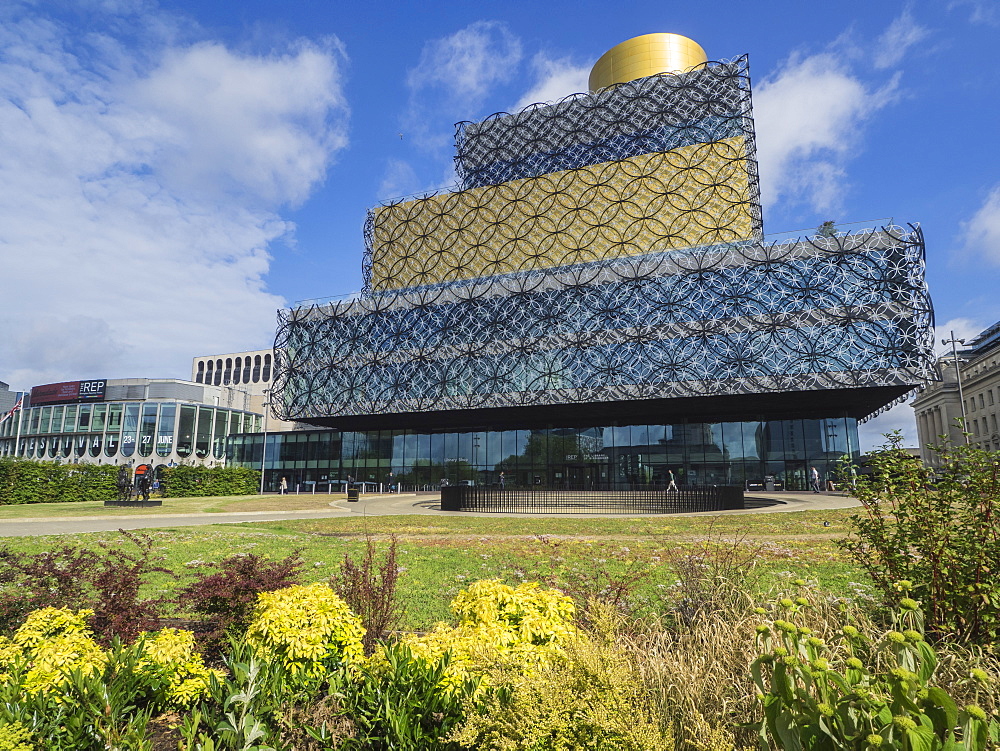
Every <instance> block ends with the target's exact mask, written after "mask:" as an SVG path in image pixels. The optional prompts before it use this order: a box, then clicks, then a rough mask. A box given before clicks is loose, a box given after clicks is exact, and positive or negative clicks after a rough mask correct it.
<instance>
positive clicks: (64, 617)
mask: <svg viewBox="0 0 1000 751" xmlns="http://www.w3.org/2000/svg"><path fill="white" fill-rule="evenodd" d="M93 614H94V611H93V610H76V611H74V610H69V609H67V608H41V609H40V610H33V611H31V612H30V613H28V617H27V618H25V620H24V623H23V624H22V625H21V627H20V628H19V629H18V630H17V631H16V632H15V633H14V643H15V644H17V645H18V646H20V647H22V648H23V649H29V650H30V649H33V648H34V647H36V646H37V645H38V644H40V643H42V642H44V641H46V640H48V639H51V638H52V637H53V636H62V635H64V634H86V635H87V636H91V635H93V632H92V631H91V630H90V628H89V627H88V626H87V619H88V618H90V616H92V615H93Z"/></svg>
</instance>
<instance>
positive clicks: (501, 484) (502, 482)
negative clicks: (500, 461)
mask: <svg viewBox="0 0 1000 751" xmlns="http://www.w3.org/2000/svg"><path fill="white" fill-rule="evenodd" d="M504 482H506V478H505V477H504V474H503V472H501V473H500V490H503V484H504Z"/></svg>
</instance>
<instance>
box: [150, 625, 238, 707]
mask: <svg viewBox="0 0 1000 751" xmlns="http://www.w3.org/2000/svg"><path fill="white" fill-rule="evenodd" d="M135 651H136V653H137V654H138V656H139V661H138V669H139V671H140V672H141V673H143V674H145V675H148V676H150V678H154V677H162V678H163V679H164V680H165V683H166V685H165V687H164V688H165V690H164V692H163V703H164V704H168V705H172V706H176V707H185V706H190V705H191V704H192V703H194V702H195V701H196V700H198V699H200V698H201V697H202V696H204V695H205V693H206V692H207V691H208V689H209V685H210V681H211V678H212V676H215V677H216V678H217V679H221V678H224V677H225V673H224V672H223V671H221V670H212V669H210V668H208V667H206V666H205V660H204V658H203V657H202V655H200V654H198V653H197V652H196V651H195V639H194V634H193V633H191V632H190V631H185V630H183V629H176V628H164V629H161V630H160V631H156V632H152V633H143V634H142V636H141V637H140V639H139V641H138V642H136V645H135Z"/></svg>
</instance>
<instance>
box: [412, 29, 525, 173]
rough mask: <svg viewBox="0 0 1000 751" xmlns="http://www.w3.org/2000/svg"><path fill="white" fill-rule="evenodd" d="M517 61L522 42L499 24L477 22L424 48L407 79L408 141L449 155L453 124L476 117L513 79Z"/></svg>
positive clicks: (520, 53)
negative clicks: (495, 91) (488, 99)
mask: <svg viewBox="0 0 1000 751" xmlns="http://www.w3.org/2000/svg"><path fill="white" fill-rule="evenodd" d="M521 58H522V52H521V40H520V39H518V38H517V37H516V36H515V35H514V34H512V33H511V32H510V30H509V29H508V28H507V26H506V25H505V24H503V23H500V22H498V21H476V22H475V23H473V24H470V25H469V26H467V27H465V28H464V29H460V30H459V31H456V32H455V33H454V34H451V35H450V36H447V37H444V38H442V39H435V40H433V41H430V42H428V43H427V44H425V45H424V48H423V50H422V52H421V54H420V60H419V61H418V63H417V65H416V66H415V67H414V68H413V69H411V70H410V71H409V73H408V74H407V78H406V83H407V86H408V87H409V89H410V101H409V106H408V108H407V112H406V114H405V115H404V118H403V122H404V126H403V127H404V130H405V131H406V133H405V135H406V136H407V138H408V139H409V140H410V141H412V142H413V143H414V144H415V145H416V146H417V147H418V148H420V149H422V150H424V151H428V152H432V153H435V154H437V155H444V154H446V153H448V152H450V150H451V146H452V143H453V140H452V139H453V136H454V124H455V122H456V120H465V119H470V118H474V117H476V116H477V115H478V114H479V113H478V108H479V107H481V106H482V104H483V102H484V101H485V100H486V97H487V95H488V94H489V93H490V92H491V91H492V90H493V89H494V88H495V87H496V86H498V85H500V84H503V83H507V82H508V81H510V80H511V79H512V78H513V77H514V75H515V74H516V72H517V69H518V66H519V65H520V62H521Z"/></svg>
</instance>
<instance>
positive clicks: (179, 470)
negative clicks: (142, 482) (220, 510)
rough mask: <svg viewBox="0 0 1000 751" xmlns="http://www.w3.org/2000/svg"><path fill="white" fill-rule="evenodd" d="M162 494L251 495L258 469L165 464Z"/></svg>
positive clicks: (257, 485)
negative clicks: (167, 465) (166, 465)
mask: <svg viewBox="0 0 1000 751" xmlns="http://www.w3.org/2000/svg"><path fill="white" fill-rule="evenodd" d="M160 487H161V490H162V491H163V495H164V497H167V498H180V497H182V496H183V497H190V496H207V495H254V494H256V493H259V492H260V470H259V469H249V468H247V467H189V466H186V465H181V466H179V467H167V468H166V469H164V470H163V482H162V483H161V485H160Z"/></svg>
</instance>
